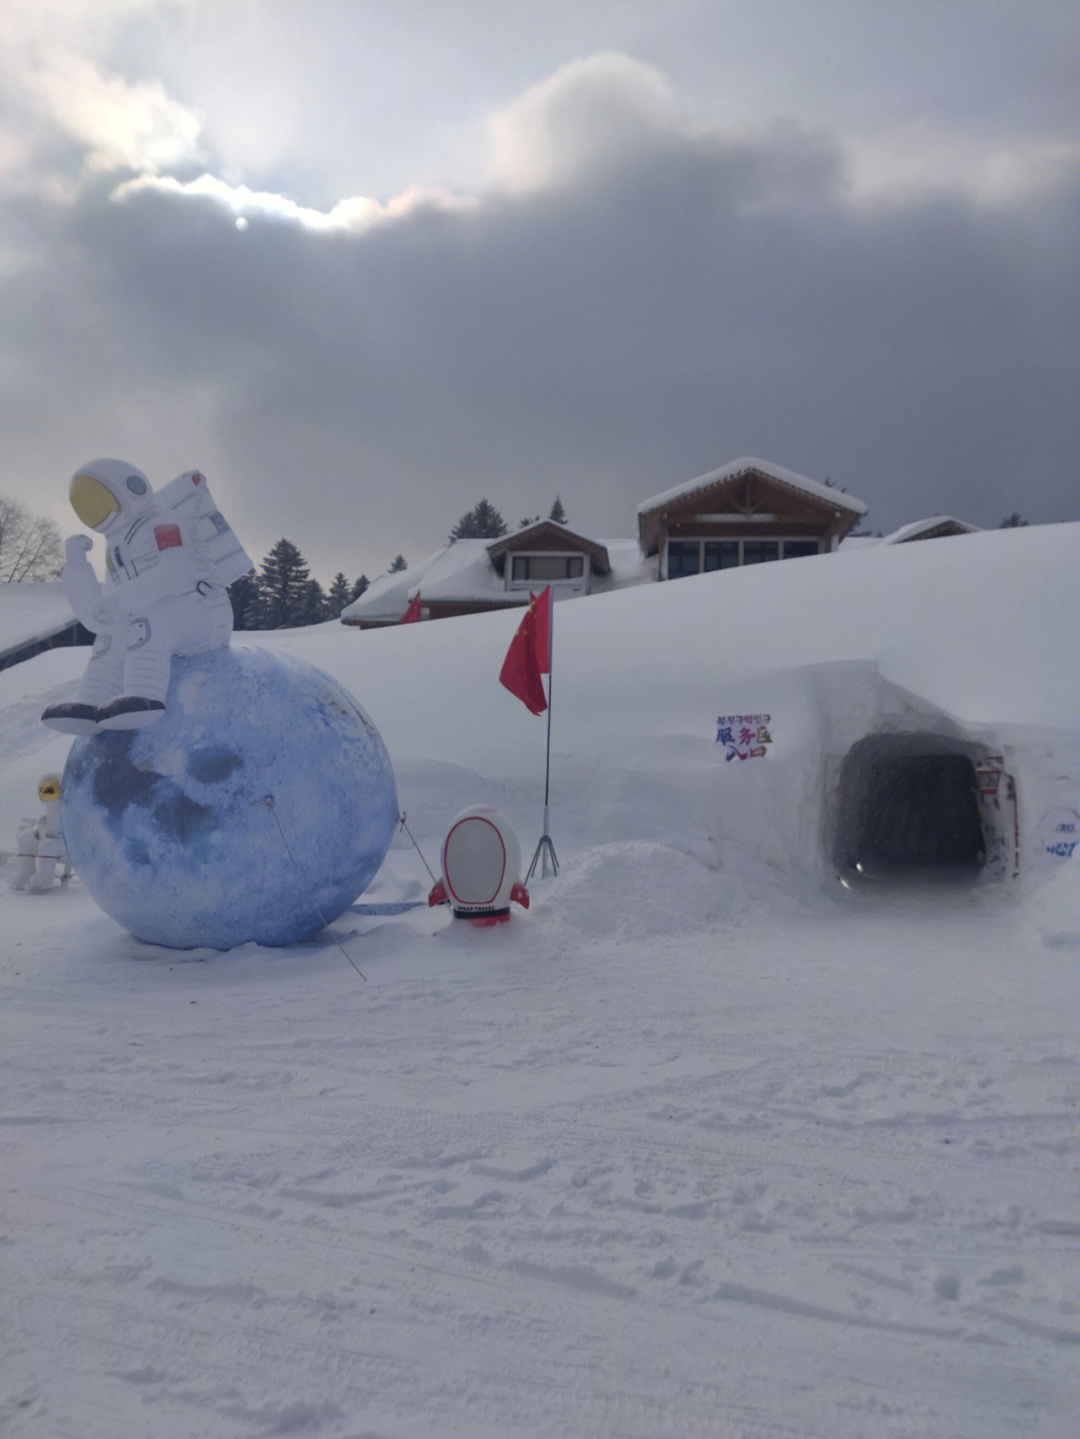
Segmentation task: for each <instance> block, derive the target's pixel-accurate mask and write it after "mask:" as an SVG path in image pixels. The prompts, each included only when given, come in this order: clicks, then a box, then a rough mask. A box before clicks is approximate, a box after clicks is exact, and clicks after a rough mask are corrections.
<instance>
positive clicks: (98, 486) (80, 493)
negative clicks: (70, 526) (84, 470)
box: [68, 475, 120, 530]
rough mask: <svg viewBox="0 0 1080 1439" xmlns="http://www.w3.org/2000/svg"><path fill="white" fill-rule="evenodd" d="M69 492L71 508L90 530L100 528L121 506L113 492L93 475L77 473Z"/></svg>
mask: <svg viewBox="0 0 1080 1439" xmlns="http://www.w3.org/2000/svg"><path fill="white" fill-rule="evenodd" d="M68 493H69V495H70V498H71V508H72V509H73V510H74V511H75V513H76V514H77V515H78V517H79V519H80V520H82V522H83V524H84V525H85V526H86V527H87V529H90V530H97V529H100V528H101V526H102V525H103V524H104V523H105V521H106V520H107V519H108V518H109V516H110V515H115V514H116V512H117V511H118V510H119V508H120V501H119V500H118V499H117V498H116V496H115V495H114V494H113V492H112V491H111V490H109V489H107V488H106V487H105V485H103V484H102V483H101V481H100V480H95V479H94V478H93V476H92V475H76V476H75V478H74V479H73V480H72V482H71V489H70V490H69V491H68Z"/></svg>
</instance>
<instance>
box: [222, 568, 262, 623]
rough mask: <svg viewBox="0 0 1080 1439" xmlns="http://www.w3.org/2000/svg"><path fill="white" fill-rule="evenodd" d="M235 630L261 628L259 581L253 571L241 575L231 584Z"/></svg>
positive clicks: (230, 591) (230, 599) (230, 592)
mask: <svg viewBox="0 0 1080 1439" xmlns="http://www.w3.org/2000/svg"><path fill="white" fill-rule="evenodd" d="M229 603H230V604H231V605H232V612H233V629H234V630H257V629H258V628H259V618H260V617H259V608H260V606H259V581H258V580H257V579H256V577H255V575H254V574H253V573H249V574H246V575H241V576H240V578H239V579H238V580H235V581H234V582H233V583H232V584H231V585H230V586H229Z"/></svg>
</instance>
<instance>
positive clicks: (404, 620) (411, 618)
mask: <svg viewBox="0 0 1080 1439" xmlns="http://www.w3.org/2000/svg"><path fill="white" fill-rule="evenodd" d="M419 618H420V591H419V590H417V592H416V594H415V595H413V597H412V599H411V600H410V601H409V608H408V609H407V610H406V611H405V613H404V614H403V615H402V616H401V619H399V620H398V624H399V625H413V624H415V623H416V621H417V620H418V619H419Z"/></svg>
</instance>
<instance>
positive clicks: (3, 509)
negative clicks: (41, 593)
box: [0, 495, 64, 584]
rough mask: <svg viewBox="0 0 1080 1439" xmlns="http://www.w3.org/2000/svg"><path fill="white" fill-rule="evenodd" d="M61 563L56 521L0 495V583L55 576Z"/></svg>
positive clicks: (58, 572)
mask: <svg viewBox="0 0 1080 1439" xmlns="http://www.w3.org/2000/svg"><path fill="white" fill-rule="evenodd" d="M63 567H64V548H63V544H62V543H61V540H60V530H59V528H58V527H57V525H56V524H55V523H54V522H53V521H52V520H46V519H43V518H42V517H41V516H39V515H32V514H31V513H30V511H29V510H28V509H27V508H26V507H25V505H21V504H19V502H18V500H12V499H9V498H8V496H7V495H0V583H8V584H17V583H19V582H20V581H22V580H54V579H56V578H57V576H58V575H59V574H60V572H61V570H62V569H63Z"/></svg>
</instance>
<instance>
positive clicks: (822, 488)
mask: <svg viewBox="0 0 1080 1439" xmlns="http://www.w3.org/2000/svg"><path fill="white" fill-rule="evenodd" d="M751 471H754V472H756V473H757V474H760V475H765V476H766V478H768V479H771V480H776V481H777V482H778V483H779V484H782V485H787V486H788V487H789V488H790V489H793V490H798V491H800V493H802V494H804V495H810V496H812V497H813V498H814V499H817V500H824V501H826V503H827V504H829V505H832V506H833V507H834V508H835V509H839V510H849V511H851V513H852V514H856V515H865V514H866V509H867V507H866V505H865V504H863V502H862V500H857V499H855V497H854V496H853V495H846V494H844V492H843V491H842V490H838V489H836V488H834V486H832V485H823V484H820V483H819V482H818V481H817V480H810V479H807V477H806V476H805V475H797V474H796V473H795V472H794V470H785V469H782V468H781V466H780V465H772V464H769V463H768V461H766V460H755V459H752V458H750V457H749V456H743V457H742V458H741V459H738V460H732V461H731V463H730V464H727V465H723V466H722V467H721V468H720V469H719V470H712V471H711V472H710V473H709V474H707V475H698V476H697V478H696V479H693V480H684V481H683V483H682V484H681V485H672V487H671V489H669V490H663V491H662V492H661V493H660V494H658V495H653V496H652V498H651V499H648V500H643V501H642V503H641V504H640V505H638V507H637V514H638V516H639V518H640V516H642V515H647V514H649V513H651V512H652V511H653V510H658V509H662V508H663V507H664V506H665V505H667V504H670V503H671V501H672V500H681V499H683V498H685V497H686V496H687V495H695V494H697V493H698V491H699V490H707V489H710V488H711V487H712V486H713V485H716V484H721V483H723V481H725V480H734V479H738V478H739V476H740V475H745V474H749V473H750V472H751Z"/></svg>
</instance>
